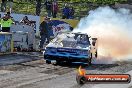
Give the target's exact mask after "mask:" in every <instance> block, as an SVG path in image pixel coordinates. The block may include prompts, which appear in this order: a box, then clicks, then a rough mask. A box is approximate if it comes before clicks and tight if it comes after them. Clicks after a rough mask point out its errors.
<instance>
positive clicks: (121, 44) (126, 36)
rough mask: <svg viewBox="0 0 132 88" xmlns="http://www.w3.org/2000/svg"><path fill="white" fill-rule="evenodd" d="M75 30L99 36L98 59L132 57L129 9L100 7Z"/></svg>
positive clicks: (102, 60)
mask: <svg viewBox="0 0 132 88" xmlns="http://www.w3.org/2000/svg"><path fill="white" fill-rule="evenodd" d="M74 32H83V33H87V34H89V35H90V36H92V37H97V38H98V55H99V57H98V60H96V61H95V63H112V61H113V60H114V61H117V60H125V59H126V58H131V57H132V14H131V13H130V11H129V10H128V9H123V8H122V9H118V10H114V9H112V8H110V7H99V8H97V9H96V10H93V11H90V12H89V15H88V16H87V17H84V18H82V19H81V20H80V23H79V24H78V26H77V28H75V29H74Z"/></svg>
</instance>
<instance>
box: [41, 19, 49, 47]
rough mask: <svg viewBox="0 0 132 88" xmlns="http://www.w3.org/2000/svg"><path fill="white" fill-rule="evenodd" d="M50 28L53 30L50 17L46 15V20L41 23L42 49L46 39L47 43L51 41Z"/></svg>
mask: <svg viewBox="0 0 132 88" xmlns="http://www.w3.org/2000/svg"><path fill="white" fill-rule="evenodd" d="M49 30H51V25H50V18H47V17H46V18H45V19H44V21H43V22H42V23H41V24H40V46H39V47H40V49H42V48H43V45H44V43H45V40H46V39H47V42H46V43H49V41H50V33H49Z"/></svg>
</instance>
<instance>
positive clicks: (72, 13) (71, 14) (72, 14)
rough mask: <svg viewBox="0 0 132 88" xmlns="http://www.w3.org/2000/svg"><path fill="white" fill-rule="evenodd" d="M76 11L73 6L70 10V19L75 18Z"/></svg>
mask: <svg viewBox="0 0 132 88" xmlns="http://www.w3.org/2000/svg"><path fill="white" fill-rule="evenodd" d="M74 13H75V10H74V8H73V7H71V8H70V10H69V19H73V18H74Z"/></svg>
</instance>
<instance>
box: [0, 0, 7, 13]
mask: <svg viewBox="0 0 132 88" xmlns="http://www.w3.org/2000/svg"><path fill="white" fill-rule="evenodd" d="M1 11H2V12H5V11H6V0H2V2H1Z"/></svg>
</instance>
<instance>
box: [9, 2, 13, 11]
mask: <svg viewBox="0 0 132 88" xmlns="http://www.w3.org/2000/svg"><path fill="white" fill-rule="evenodd" d="M8 4H9V9H10V13H12V7H13V0H8Z"/></svg>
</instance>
